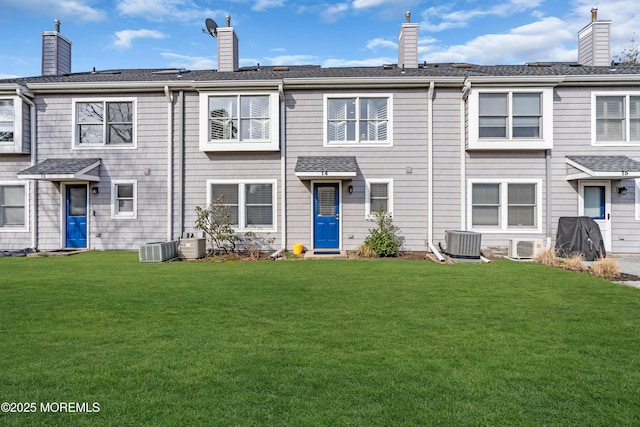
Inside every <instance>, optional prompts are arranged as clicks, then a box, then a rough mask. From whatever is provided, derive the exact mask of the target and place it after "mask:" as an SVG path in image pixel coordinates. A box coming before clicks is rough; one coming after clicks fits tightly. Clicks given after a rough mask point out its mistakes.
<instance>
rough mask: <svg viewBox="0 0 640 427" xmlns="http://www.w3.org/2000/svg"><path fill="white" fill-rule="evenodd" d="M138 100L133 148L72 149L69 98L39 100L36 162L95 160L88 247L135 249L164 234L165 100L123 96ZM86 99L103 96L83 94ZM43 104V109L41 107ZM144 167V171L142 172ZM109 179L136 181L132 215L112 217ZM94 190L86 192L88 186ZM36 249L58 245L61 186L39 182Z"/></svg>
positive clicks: (60, 240) (61, 229) (157, 96)
mask: <svg viewBox="0 0 640 427" xmlns="http://www.w3.org/2000/svg"><path fill="white" fill-rule="evenodd" d="M126 96H127V97H132V98H136V99H137V149H135V150H131V149H105V148H96V149H91V150H87V149H84V150H72V148H71V147H72V144H73V129H72V119H73V114H74V112H73V103H72V98H73V97H72V96H66V95H65V96H51V97H46V98H40V99H38V101H37V102H38V105H39V107H40V108H39V111H40V114H39V125H38V160H39V161H42V160H45V159H47V158H63V157H73V158H100V159H101V164H100V166H99V173H100V182H99V183H90V185H89V210H88V214H89V217H88V245H89V248H91V249H97V250H102V249H137V248H138V247H139V245H141V244H143V243H146V242H154V241H164V240H166V238H167V231H166V230H167V219H166V218H167V184H166V182H167V104H166V101H165V97H164V94H160V93H158V94H127V95H126ZM83 97H86V98H100V99H108V98H109V97H108V96H101V95H94V94H86V95H83ZM45 105H46V108H44V106H45ZM145 169H149V171H150V173H149V175H145V174H144V170H145ZM112 180H136V181H137V197H138V199H137V208H138V209H137V218H135V219H114V218H112V217H111V185H112ZM94 186H97V187H98V191H99V193H98V194H91V190H90V189H91V187H94ZM38 188H39V191H38V210H39V215H38V222H39V227H38V231H39V248H40V249H45V250H48V249H57V248H59V247H60V246H61V245H63V244H64V242H63V234H64V227H63V218H64V217H63V211H62V203H63V199H64V196H63V194H62V193H61V191H62V190H63V186H61V185H60V183H57V182H47V181H41V182H39V186H38Z"/></svg>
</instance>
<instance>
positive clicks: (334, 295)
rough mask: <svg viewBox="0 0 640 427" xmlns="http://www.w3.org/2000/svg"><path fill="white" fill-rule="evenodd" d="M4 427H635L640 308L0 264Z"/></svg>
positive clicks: (511, 291) (112, 268) (311, 273)
mask: <svg viewBox="0 0 640 427" xmlns="http://www.w3.org/2000/svg"><path fill="white" fill-rule="evenodd" d="M0 353H1V354H0V356H1V357H0V401H1V402H36V403H37V404H38V405H40V403H41V402H88V403H89V405H90V406H91V404H92V403H93V402H97V403H99V406H100V411H99V412H93V413H42V412H40V411H38V412H37V413H28V414H25V413H0V424H2V425H101V426H104V425H114V426H116V425H117V426H124V425H150V426H159V425H176V426H188V425H189V426H190V425H233V426H248V425H282V426H318V425H325V426H390V425H406V426H413V425H420V426H423V425H456V426H457V425H470V426H475V425H508V426H515V425H518V426H527V425H563V426H564V425H576V426H585V425H611V426H622V425H640V289H634V288H628V287H624V286H621V285H617V284H614V283H611V282H607V281H605V280H601V279H598V278H594V277H592V276H589V275H587V274H584V273H574V272H568V271H563V270H559V269H554V268H551V267H545V266H540V265H534V264H529V263H516V262H510V261H499V262H494V263H491V264H467V263H463V264H456V265H437V264H434V263H429V262H426V261H400V260H346V261H345V260H335V261H332V260H322V261H284V262H228V263H216V262H191V263H187V262H174V263H166V264H147V263H139V262H138V259H137V253H134V252H102V253H100V252H89V253H85V254H80V255H75V256H70V257H56V258H53V257H51V258H12V259H8V258H4V259H0Z"/></svg>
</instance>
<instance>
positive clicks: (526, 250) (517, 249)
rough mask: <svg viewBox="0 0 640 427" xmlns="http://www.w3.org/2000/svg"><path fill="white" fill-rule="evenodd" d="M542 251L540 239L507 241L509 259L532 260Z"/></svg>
mask: <svg viewBox="0 0 640 427" xmlns="http://www.w3.org/2000/svg"><path fill="white" fill-rule="evenodd" d="M542 249H544V246H543V244H542V240H541V239H509V254H508V255H509V258H515V259H529V258H534V257H535V256H536V255H538V253H539V252H540V251H542Z"/></svg>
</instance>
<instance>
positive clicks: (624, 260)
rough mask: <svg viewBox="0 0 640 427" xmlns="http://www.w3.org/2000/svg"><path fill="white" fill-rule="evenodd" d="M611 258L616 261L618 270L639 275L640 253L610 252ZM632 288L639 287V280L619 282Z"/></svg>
mask: <svg viewBox="0 0 640 427" xmlns="http://www.w3.org/2000/svg"><path fill="white" fill-rule="evenodd" d="M608 256H611V257H612V258H613V259H615V260H616V261H618V265H619V266H620V271H621V272H622V273H626V274H632V275H634V276H638V277H640V254H611V255H608ZM619 283H624V284H625V285H628V286H633V287H634V288H640V282H619Z"/></svg>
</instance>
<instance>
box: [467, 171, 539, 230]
mask: <svg viewBox="0 0 640 427" xmlns="http://www.w3.org/2000/svg"><path fill="white" fill-rule="evenodd" d="M540 186H541V182H540V181H535V182H526V181H520V180H516V181H513V182H509V181H504V182H499V181H494V182H481V181H478V182H471V185H470V187H471V188H470V190H471V191H470V193H471V194H470V197H471V200H470V201H471V203H470V205H471V206H470V209H471V212H470V213H471V215H470V225H471V228H472V229H475V230H485V231H491V230H494V231H511V230H521V231H527V230H529V231H537V230H538V229H539V225H540V221H541V208H540V205H541V198H540V190H539V189H540Z"/></svg>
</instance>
